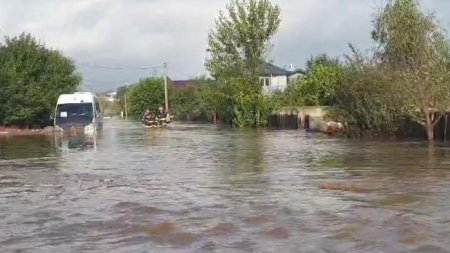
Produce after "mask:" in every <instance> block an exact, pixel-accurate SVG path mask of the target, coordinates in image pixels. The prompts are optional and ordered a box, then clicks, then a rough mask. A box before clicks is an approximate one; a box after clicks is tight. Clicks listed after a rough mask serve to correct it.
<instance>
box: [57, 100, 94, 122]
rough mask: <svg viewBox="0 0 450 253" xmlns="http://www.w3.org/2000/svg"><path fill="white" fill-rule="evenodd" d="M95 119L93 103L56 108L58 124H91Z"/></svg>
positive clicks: (61, 105) (62, 105) (64, 105)
mask: <svg viewBox="0 0 450 253" xmlns="http://www.w3.org/2000/svg"><path fill="white" fill-rule="evenodd" d="M93 117H94V114H93V106H92V103H78V104H60V105H58V106H57V108H56V124H57V125H61V124H70V123H81V124H89V123H91V122H92V119H93Z"/></svg>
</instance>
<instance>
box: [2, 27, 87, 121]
mask: <svg viewBox="0 0 450 253" xmlns="http://www.w3.org/2000/svg"><path fill="white" fill-rule="evenodd" d="M80 82H81V77H80V75H79V74H78V73H76V69H75V65H74V64H73V62H72V61H71V60H70V59H68V58H66V57H64V56H63V55H62V54H61V53H60V52H59V51H56V50H52V49H48V48H46V47H45V46H44V45H43V44H41V43H39V42H38V41H37V40H36V39H35V38H34V37H32V36H31V35H30V34H21V35H20V36H18V37H14V38H9V37H6V38H5V44H4V45H0V124H16V125H24V126H30V125H41V126H42V125H46V124H49V118H50V115H51V114H52V112H53V110H54V107H55V104H56V100H57V98H58V96H59V95H60V94H62V93H69V92H74V91H76V90H77V88H78V86H79V84H80Z"/></svg>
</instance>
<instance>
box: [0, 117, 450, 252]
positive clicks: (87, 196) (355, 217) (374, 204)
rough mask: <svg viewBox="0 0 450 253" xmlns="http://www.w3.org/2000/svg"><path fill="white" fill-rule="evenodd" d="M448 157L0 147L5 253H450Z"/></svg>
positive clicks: (211, 140)
mask: <svg viewBox="0 0 450 253" xmlns="http://www.w3.org/2000/svg"><path fill="white" fill-rule="evenodd" d="M449 151H450V149H449V148H448V147H447V146H443V145H442V146H428V145H427V144H424V143H417V142H401V143H388V142H387V143H383V142H363V141H350V140H340V139H331V138H328V137H325V136H322V135H314V134H308V133H304V132H301V131H264V130H263V131H261V130H258V131H256V130H243V131H239V130H233V129H227V128H220V127H219V128H217V127H214V126H209V125H183V124H179V125H175V126H174V128H173V129H170V130H167V129H144V128H141V127H140V126H139V125H138V124H134V123H131V122H126V121H116V120H108V121H106V122H105V129H104V131H103V134H102V135H99V136H72V137H64V138H60V137H53V136H51V137H23V138H22V137H21V138H15V137H14V138H0V252H118V253H121V252H449V250H450V239H449V238H450V236H449V235H450V213H449V212H448V210H449V208H450V194H449V193H450V170H449V168H450V162H449V161H450V160H449V154H450V152H449ZM323 184H326V185H331V186H336V187H328V188H329V189H320V188H321V187H320V186H321V185H323ZM322 188H324V187H322Z"/></svg>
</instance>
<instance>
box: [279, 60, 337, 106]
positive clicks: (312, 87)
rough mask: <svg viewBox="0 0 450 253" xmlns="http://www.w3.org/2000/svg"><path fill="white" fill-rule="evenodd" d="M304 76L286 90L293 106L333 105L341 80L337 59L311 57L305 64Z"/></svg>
mask: <svg viewBox="0 0 450 253" xmlns="http://www.w3.org/2000/svg"><path fill="white" fill-rule="evenodd" d="M306 66H307V68H306V74H305V75H304V76H303V77H301V78H299V79H298V80H297V81H296V82H295V83H293V84H291V85H290V86H289V88H288V90H287V93H288V95H289V96H291V100H292V101H291V102H292V104H293V105H306V106H316V105H327V106H329V105H333V104H334V102H335V97H336V88H337V86H338V85H340V84H341V82H342V78H343V66H342V64H341V63H340V62H339V60H338V59H337V58H335V59H333V58H331V57H329V56H328V55H326V54H320V55H318V56H316V57H311V58H310V59H309V60H308V61H307V63H306Z"/></svg>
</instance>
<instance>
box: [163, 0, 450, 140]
mask: <svg viewBox="0 0 450 253" xmlns="http://www.w3.org/2000/svg"><path fill="white" fill-rule="evenodd" d="M280 13H281V10H280V8H279V7H278V6H277V5H274V4H272V3H271V2H270V1H269V0H232V1H231V3H230V4H229V5H228V6H227V8H226V10H225V11H222V12H221V13H220V15H219V17H218V18H217V19H216V27H215V28H214V29H213V30H212V31H211V32H210V34H209V41H208V42H209V46H208V49H207V52H208V57H207V59H206V64H205V65H206V68H207V69H208V71H209V72H210V74H211V76H212V77H213V79H214V81H212V80H208V79H205V78H199V79H198V80H196V82H195V83H193V84H191V85H190V86H189V87H187V88H185V89H182V90H176V91H172V96H171V108H172V110H173V111H174V112H175V113H176V114H179V115H181V116H182V117H183V118H185V119H190V120H196V119H199V120H211V119H218V120H220V121H222V122H224V123H228V124H232V125H235V126H238V127H259V126H264V125H265V124H266V123H267V121H266V119H267V116H268V115H269V114H271V113H273V111H274V110H276V109H277V108H279V107H282V106H315V105H324V106H330V107H331V109H330V112H329V117H330V118H331V119H333V120H335V121H339V122H341V123H343V124H344V126H345V132H346V133H347V134H348V135H352V136H363V135H396V134H400V132H401V130H402V122H404V120H406V119H407V120H409V121H411V122H414V123H417V124H420V125H422V126H423V129H424V130H425V132H426V134H427V136H428V139H429V140H433V139H434V128H435V126H436V124H437V123H438V122H439V120H440V119H442V116H443V115H444V113H445V112H446V111H447V109H448V107H449V101H450V99H449V98H450V50H449V42H448V40H447V37H446V33H445V32H444V30H443V29H442V27H441V26H440V25H439V23H438V21H437V20H436V18H435V17H434V16H433V15H428V14H426V13H425V12H424V11H422V10H421V8H420V5H419V2H418V1H416V0H390V1H388V2H387V3H386V5H385V6H384V7H383V8H381V9H380V11H379V12H377V13H375V15H374V19H373V20H372V23H373V27H372V30H371V31H367V32H368V33H370V34H371V37H372V39H373V41H374V42H375V47H374V48H371V49H369V53H366V54H363V53H361V51H360V50H359V49H357V47H356V46H354V45H352V44H350V43H349V53H346V54H344V57H343V59H342V58H333V57H330V56H328V55H327V54H326V53H324V54H320V55H317V56H314V57H311V59H309V60H308V61H307V63H306V70H305V72H306V74H305V75H304V76H302V77H300V78H298V80H296V81H295V82H293V83H291V84H289V85H288V87H287V89H286V90H285V91H283V92H274V93H264V92H263V91H262V87H261V85H260V83H259V77H260V76H261V74H262V72H263V64H264V62H266V61H267V57H266V56H267V55H268V52H269V51H270V48H271V39H272V37H273V36H274V35H275V34H276V31H277V30H278V28H279V25H280V22H281V21H280V17H279V15H280Z"/></svg>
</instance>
